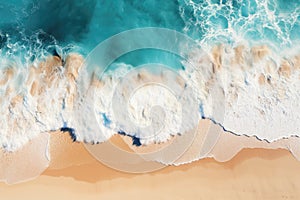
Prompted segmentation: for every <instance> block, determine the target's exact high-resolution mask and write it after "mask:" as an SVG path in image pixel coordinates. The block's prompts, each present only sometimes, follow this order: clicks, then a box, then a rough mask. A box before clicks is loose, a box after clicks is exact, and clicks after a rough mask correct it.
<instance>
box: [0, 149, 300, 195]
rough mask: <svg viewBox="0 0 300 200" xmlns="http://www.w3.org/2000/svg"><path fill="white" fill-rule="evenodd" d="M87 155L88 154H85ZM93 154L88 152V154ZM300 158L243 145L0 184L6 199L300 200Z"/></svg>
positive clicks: (84, 167) (92, 163)
mask: <svg viewBox="0 0 300 200" xmlns="http://www.w3.org/2000/svg"><path fill="white" fill-rule="evenodd" d="M82 156H83V155H82ZM86 156H87V157H88V155H86ZM299 172H300V162H299V161H297V160H295V159H294V158H293V157H292V156H291V154H290V153H288V152H287V151H286V150H262V149H247V150H243V151H242V152H241V153H239V154H238V156H236V157H235V158H233V159H232V160H231V161H229V162H226V163H218V162H216V161H214V160H213V159H205V160H201V161H198V162H195V163H192V164H188V165H182V166H179V167H167V168H165V169H163V170H161V171H158V172H154V173H150V174H138V175H134V174H126V173H121V172H116V171H114V170H112V169H109V168H107V167H105V166H103V165H101V164H99V163H98V162H96V161H94V160H92V159H91V160H90V161H89V163H86V164H82V165H79V166H71V167H67V168H65V169H60V170H53V169H52V170H47V171H46V172H45V173H44V174H43V175H42V176H41V177H39V178H38V179H36V180H33V181H30V182H27V183H21V184H18V185H13V186H7V185H5V184H3V183H1V184H0V196H1V199H20V198H24V197H26V199H29V198H31V199H41V198H42V199H71V198H72V199H83V198H84V199H120V198H123V199H140V198H143V199H299V198H300V174H299Z"/></svg>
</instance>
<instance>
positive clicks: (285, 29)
mask: <svg viewBox="0 0 300 200" xmlns="http://www.w3.org/2000/svg"><path fill="white" fill-rule="evenodd" d="M139 27H164V28H169V29H174V30H177V31H179V32H182V33H186V34H187V35H189V36H190V37H192V38H193V39H195V40H197V41H198V42H200V43H202V44H209V45H213V44H215V43H229V44H233V45H234V44H235V43H237V42H240V41H248V42H250V43H267V44H270V45H273V46H274V47H275V48H278V49H282V48H290V47H292V46H293V45H296V44H299V38H300V1H299V0H289V1H285V0H250V1H248V0H231V1H229V0H193V1H192V0H168V1H163V0H145V1H140V0H115V1H104V0H98V1H97V0H65V1H60V0H51V1H50V0H41V1H39V0H19V1H18V0H11V1H6V2H1V3H0V30H1V31H0V48H1V53H2V55H6V56H7V55H18V56H19V57H26V60H28V59H29V60H34V59H35V58H36V57H39V56H41V54H42V55H43V54H45V53H47V52H48V53H57V54H64V53H67V52H69V51H78V52H80V53H83V54H85V55H86V54H88V52H89V51H90V50H92V49H93V48H94V47H95V46H96V45H97V44H98V43H99V42H101V41H103V40H105V39H107V38H109V37H110V36H112V35H115V34H117V33H119V32H122V31H125V30H129V29H133V28H139ZM145 39H147V38H145ZM41 49H42V50H43V51H41ZM149 55H151V56H150V57H152V58H151V59H153V58H154V59H155V60H157V61H159V60H164V61H166V62H167V64H168V62H169V61H170V62H172V61H171V60H173V59H174V56H173V55H160V56H158V53H155V52H153V51H151V50H149V52H148V51H144V52H141V53H139V54H138V58H139V61H140V62H144V61H145V62H147V60H148V59H150V58H149ZM125 57H126V56H125ZM135 58H136V57H135ZM125 60H126V62H129V63H133V64H139V63H134V62H137V61H136V60H137V59H134V56H127V57H126V58H125ZM175 65H177V64H175ZM177 67H180V66H177Z"/></svg>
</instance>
